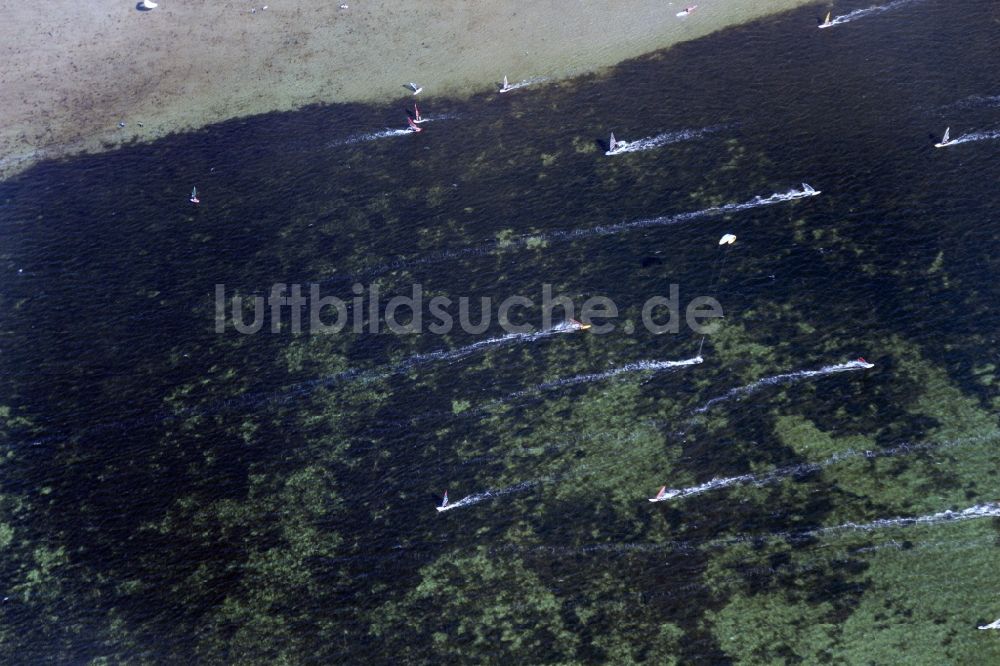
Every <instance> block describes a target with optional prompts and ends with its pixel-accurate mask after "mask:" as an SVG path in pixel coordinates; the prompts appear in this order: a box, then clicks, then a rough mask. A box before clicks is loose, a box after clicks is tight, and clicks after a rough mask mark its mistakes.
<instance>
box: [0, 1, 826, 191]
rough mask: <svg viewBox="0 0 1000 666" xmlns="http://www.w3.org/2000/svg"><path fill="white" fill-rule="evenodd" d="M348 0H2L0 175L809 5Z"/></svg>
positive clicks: (624, 53)
mask: <svg viewBox="0 0 1000 666" xmlns="http://www.w3.org/2000/svg"><path fill="white" fill-rule="evenodd" d="M687 1H688V2H690V1H691V0H687ZM346 2H347V4H348V5H349V8H348V9H341V8H340V7H339V4H340V3H339V2H319V3H317V2H309V3H307V2H303V1H302V0H269V1H268V9H267V10H262V9H261V7H262V6H263V3H262V2H260V0H258V4H253V3H251V2H231V1H223V2H203V1H199V2H180V1H179V0H175V1H171V0H162V2H160V4H159V7H158V8H157V9H155V10H152V11H138V10H137V9H136V3H134V2H129V1H128V0H125V1H122V0H87V1H86V2H79V1H76V2H69V1H68V0H55V1H54V2H49V3H16V4H14V5H13V6H12V7H9V8H7V9H6V10H5V12H4V14H5V15H4V21H3V22H0V58H2V60H0V62H3V63H4V64H3V65H2V66H0V90H3V91H4V92H3V95H2V96H0V177H8V176H10V175H12V174H13V173H16V172H18V171H20V170H22V169H24V168H26V167H28V166H30V165H31V164H33V163H34V162H36V161H38V160H39V159H45V158H50V157H59V156H63V155H68V154H72V153H76V152H83V151H87V152H91V151H96V150H101V149H105V148H109V147H113V146H115V145H119V144H121V143H123V142H126V141H130V140H140V141H149V140H152V139H155V138H156V137H159V136H163V135H164V134H168V133H170V132H174V131H179V130H185V129H193V128H197V127H203V126H205V125H208V124H211V123H214V122H218V121H222V120H225V119H228V118H232V117H237V116H245V115H252V114H258V113H265V112H268V111H275V110H289V109H295V108H299V107H302V106H305V105H307V104H313V103H335V102H352V101H356V102H387V101H390V100H392V99H403V98H405V97H407V96H408V95H409V93H408V92H407V90H405V89H404V88H403V84H404V83H406V82H408V81H416V82H418V83H420V84H421V85H422V86H424V91H423V93H421V95H420V99H422V100H428V101H429V100H430V99H432V98H433V97H434V96H435V95H449V96H460V97H461V96H467V95H470V94H474V93H477V92H483V91H487V90H489V89H491V88H494V89H495V86H496V82H497V81H498V80H500V79H501V78H502V77H503V76H504V75H507V76H509V77H510V80H511V82H515V81H519V80H521V79H526V78H534V77H544V78H547V79H550V80H554V79H559V78H564V77H568V76H572V75H575V74H581V73H584V72H590V71H595V70H600V69H601V68H602V67H607V66H610V65H613V64H615V63H617V62H620V61H622V60H624V59H627V58H630V57H635V56H638V55H641V54H643V53H648V52H651V51H655V50H657V49H660V48H664V47H667V46H670V45H671V44H674V43H677V42H680V41H685V40H689V39H695V38H697V37H701V36H704V35H706V34H708V33H711V32H714V31H716V30H719V29H721V28H723V27H726V26H729V25H734V24H738V23H743V22H746V21H748V20H752V19H754V18H758V17H760V16H764V15H766V14H770V13H775V12H780V11H783V10H786V9H789V8H792V7H794V6H797V5H802V4H806V3H805V2H804V1H803V0H772V1H768V2H764V1H761V0H715V1H712V0H709V1H707V2H700V3H699V7H698V9H697V10H696V11H695V12H693V13H692V14H690V15H689V16H686V17H683V18H678V17H677V16H676V13H677V12H678V11H680V10H681V9H683V7H684V4H685V3H684V2H673V3H671V2H665V1H664V0H636V1H634V2H626V3H613V2H596V1H593V0H562V1H559V2H555V1H540V2H533V3H515V2H506V1H504V2H490V3H471V2H448V3H443V2H427V1H426V0H395V1H394V2H388V1H384V0H346ZM251 8H256V12H253V13H251ZM817 11H818V12H819V10H817ZM817 15H818V14H817ZM811 27H812V26H810V25H804V26H803V29H804V30H805V29H809V28H811ZM119 122H124V123H126V125H125V127H124V128H121V127H119ZM140 123H141V124H142V126H140Z"/></svg>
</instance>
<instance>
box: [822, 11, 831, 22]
mask: <svg viewBox="0 0 1000 666" xmlns="http://www.w3.org/2000/svg"><path fill="white" fill-rule="evenodd" d="M832 14H833V12H827V13H826V20H825V21H823V25H827V24H829V23H830V16H831V15H832Z"/></svg>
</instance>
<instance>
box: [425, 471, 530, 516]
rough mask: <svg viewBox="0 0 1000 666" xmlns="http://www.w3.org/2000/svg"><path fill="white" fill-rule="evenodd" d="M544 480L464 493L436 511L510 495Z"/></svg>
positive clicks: (462, 506) (441, 511) (467, 505)
mask: <svg viewBox="0 0 1000 666" xmlns="http://www.w3.org/2000/svg"><path fill="white" fill-rule="evenodd" d="M544 481H545V479H539V480H537V481H524V482H522V483H518V484H517V485H513V486H508V487H506V488H500V489H497V490H484V491H482V492H478V493H474V494H472V495H466V496H465V497H463V498H462V499H460V500H458V501H457V502H455V503H454V504H449V505H448V506H446V507H438V511H439V512H440V513H444V512H445V511H451V510H452V509H461V508H465V507H469V506H472V505H473V504H479V503H480V502H482V501H484V500H488V499H496V498H498V497H503V496H504V495H511V494H513V493H519V492H523V491H525V490H528V489H530V488H534V487H535V486H537V485H538V484H540V483H542V482H544Z"/></svg>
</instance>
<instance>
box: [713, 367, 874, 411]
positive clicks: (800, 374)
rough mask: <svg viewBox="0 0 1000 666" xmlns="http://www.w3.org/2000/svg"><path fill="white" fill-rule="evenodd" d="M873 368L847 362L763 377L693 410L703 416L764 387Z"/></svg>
mask: <svg viewBox="0 0 1000 666" xmlns="http://www.w3.org/2000/svg"><path fill="white" fill-rule="evenodd" d="M873 367H875V366H874V364H872V363H868V362H866V361H861V360H857V361H849V362H847V363H839V364H837V365H827V366H825V367H822V368H820V369H819V370H798V371H796V372H787V373H784V374H781V375H774V376H773V377H764V378H763V379H758V380H757V381H755V382H752V383H750V384H747V385H746V386H739V387H737V388H734V389H730V390H729V391H727V392H726V393H723V394H722V395H720V396H716V397H714V398H712V399H711V400H709V401H708V402H706V403H705V404H704V405H702V406H701V407H698V408H697V409H695V410H694V411H695V413H696V414H703V413H705V412H707V411H708V410H709V409H711V408H712V406H713V405H716V404H718V403H720V402H724V401H726V400H732V399H733V398H738V397H740V396H744V395H748V394H750V393H754V392H756V391H758V390H760V389H762V388H764V387H765V386H773V385H775V384H782V383H785V382H794V381H799V380H803V379H811V378H813V377H823V376H826V375H832V374H836V373H838V372H853V371H855V370H867V369H869V368H873Z"/></svg>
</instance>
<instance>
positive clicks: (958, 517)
mask: <svg viewBox="0 0 1000 666" xmlns="http://www.w3.org/2000/svg"><path fill="white" fill-rule="evenodd" d="M997 517H1000V504H998V503H995V502H988V503H986V504H976V505H973V506H970V507H968V508H966V509H962V510H959V511H952V510H951V509H946V510H944V511H939V512H937V513H932V514H928V515H924V516H916V517H912V518H907V517H896V518H879V519H876V520H872V521H870V522H865V523H855V522H847V523H842V524H840V525H831V526H829V527H817V528H815V529H811V530H799V531H792V532H781V531H776V532H766V533H763V534H737V535H733V536H728V537H717V538H711V539H689V540H683V539H675V540H666V541H661V542H624V543H623V542H619V543H596V544H587V545H583V546H575V547H566V546H543V547H541V549H543V550H545V551H547V552H549V553H552V554H563V555H570V554H580V553H594V552H617V553H630V552H657V551H662V550H688V551H694V550H696V549H697V548H701V547H725V546H731V545H734V544H741V543H759V542H760V541H762V540H768V539H802V538H808V537H815V536H823V535H827V534H836V533H839V532H849V531H862V532H874V531H877V530H882V529H890V528H896V527H910V526H913V525H940V524H943V523H955V522H962V521H966V520H974V519H977V518H997Z"/></svg>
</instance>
